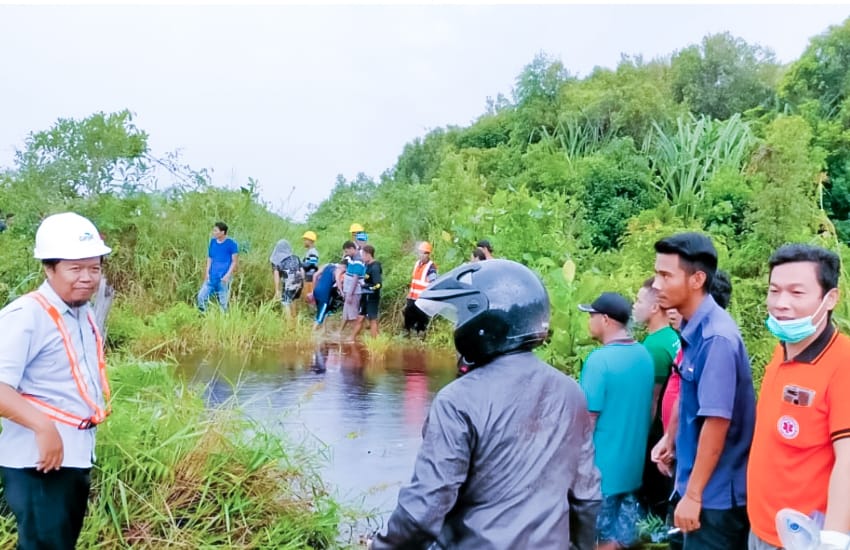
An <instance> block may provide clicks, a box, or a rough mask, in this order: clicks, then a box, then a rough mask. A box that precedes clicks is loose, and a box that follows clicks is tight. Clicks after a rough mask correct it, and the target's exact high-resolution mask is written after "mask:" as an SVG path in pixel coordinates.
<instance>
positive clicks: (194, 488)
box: [0, 360, 346, 549]
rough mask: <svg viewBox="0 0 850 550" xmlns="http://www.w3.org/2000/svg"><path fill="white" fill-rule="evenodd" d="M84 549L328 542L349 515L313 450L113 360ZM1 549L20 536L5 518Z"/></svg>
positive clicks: (167, 369) (169, 373)
mask: <svg viewBox="0 0 850 550" xmlns="http://www.w3.org/2000/svg"><path fill="white" fill-rule="evenodd" d="M110 377H111V378H112V382H113V386H115V388H116V390H117V391H116V392H115V395H114V398H113V402H112V405H113V407H112V409H113V412H112V414H111V415H110V417H109V419H108V421H107V422H106V423H104V424H103V426H101V427H100V428H99V429H98V445H97V464H96V466H95V468H94V469H93V470H92V481H93V484H92V497H91V500H90V505H89V513H88V516H87V518H86V522H85V525H84V527H83V532H82V534H81V536H80V540H79V546H80V548H126V547H133V548H150V549H164V548H192V549H195V548H211V547H226V548H291V549H296V548H299V549H300V548H330V547H335V545H336V541H337V538H338V527H339V525H340V523H341V522H342V521H343V519H344V518H345V517H346V515H345V512H344V510H343V509H342V508H341V507H340V506H339V505H338V504H337V503H336V502H334V500H333V499H332V498H331V497H330V495H329V491H328V490H327V489H326V487H325V485H324V483H323V482H322V480H321V478H320V477H319V475H318V473H317V466H318V465H317V464H316V463H315V460H314V456H313V454H312V452H313V451H301V450H299V447H298V446H295V445H293V444H292V443H290V442H284V441H283V440H282V439H281V437H280V435H279V434H277V435H272V434H270V433H269V432H268V431H267V430H266V429H265V428H264V427H262V426H260V425H257V424H255V423H253V422H252V421H250V420H248V419H246V418H245V417H244V416H243V415H241V414H240V412H239V410H238V409H237V408H235V407H234V406H233V403H231V402H230V401H225V402H224V403H220V404H219V405H218V406H217V407H216V408H215V409H214V410H213V411H212V412H211V411H210V410H209V409H208V408H207V406H206V404H205V403H204V400H203V399H201V397H200V396H199V394H198V393H197V392H193V391H189V390H187V388H186V386H185V385H184V383H183V382H181V381H179V380H178V379H177V378H176V377H175V375H174V369H173V367H172V366H170V365H168V364H165V363H141V362H139V361H136V360H134V361H131V362H124V361H113V362H112V364H111V374H110ZM0 518H2V519H0V547H2V548H10V547H11V546H12V544H13V541H14V539H15V536H14V534H12V533H13V522H12V519H11V517H10V516H8V515H5V514H3V515H2V516H0Z"/></svg>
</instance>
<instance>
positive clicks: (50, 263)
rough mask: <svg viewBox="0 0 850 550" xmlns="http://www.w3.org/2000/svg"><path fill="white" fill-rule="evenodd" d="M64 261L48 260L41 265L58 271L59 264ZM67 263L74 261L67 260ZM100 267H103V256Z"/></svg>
mask: <svg viewBox="0 0 850 550" xmlns="http://www.w3.org/2000/svg"><path fill="white" fill-rule="evenodd" d="M61 261H62V260H61V259H59V258H48V259H46V260H41V265H43V266H44V267H49V268H50V269H56V266H57V265H59V262H61ZM65 261H67V262H73V261H74V260H65ZM100 265H103V256H101V257H100Z"/></svg>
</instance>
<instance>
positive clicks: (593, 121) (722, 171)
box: [0, 20, 850, 548]
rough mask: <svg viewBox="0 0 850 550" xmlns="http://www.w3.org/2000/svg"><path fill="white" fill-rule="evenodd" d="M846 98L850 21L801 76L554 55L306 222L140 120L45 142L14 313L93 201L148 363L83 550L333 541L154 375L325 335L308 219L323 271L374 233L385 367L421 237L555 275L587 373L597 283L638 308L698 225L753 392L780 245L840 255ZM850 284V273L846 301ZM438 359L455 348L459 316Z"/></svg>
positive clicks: (333, 522) (2, 198) (316, 514)
mask: <svg viewBox="0 0 850 550" xmlns="http://www.w3.org/2000/svg"><path fill="white" fill-rule="evenodd" d="M848 82H850V20H848V21H846V22H844V23H841V24H840V25H837V26H835V27H832V28H830V29H828V30H827V31H826V32H824V33H823V34H822V35H819V36H816V37H814V38H812V40H811V42H810V44H809V47H808V48H807V49H806V51H805V52H804V53H803V54H802V56H801V57H800V58H799V59H798V60H796V61H794V62H793V63H790V64H788V65H780V64H779V63H778V62H777V61H776V60H775V58H774V56H773V54H772V53H771V52H770V51H769V50H766V49H764V48H762V47H760V46H757V45H751V44H747V43H746V42H744V41H743V40H741V39H738V38H735V37H732V36H730V35H728V34H719V35H712V36H707V37H705V38H704V39H703V40H702V41H701V42H699V43H697V44H693V45H690V46H686V47H684V48H683V49H681V50H679V51H677V52H674V53H672V54H671V55H670V56H668V57H665V58H661V59H655V60H651V61H647V60H644V59H642V58H640V57H628V56H626V57H623V59H622V60H621V62H620V63H619V64H618V66H617V67H615V68H610V69H609V68H597V69H595V70H594V71H593V72H592V73H591V74H589V75H587V76H585V77H582V78H579V77H577V76H575V75H573V74H571V73H570V72H569V67H565V66H564V65H563V64H562V63H561V62H560V61H558V60H554V59H551V58H549V57H547V56H546V55H545V54H540V55H539V56H537V57H536V58H535V59H533V60H532V61H531V62H530V63H529V65H528V66H527V67H525V69H524V70H523V71H522V73H521V74H520V75H519V76H518V77H517V79H516V82H515V86H514V88H513V90H512V93H511V94H510V97H506V96H503V95H497V96H496V97H495V98H492V99H490V100H488V102H487V107H486V110H485V112H483V113H482V115H481V116H480V117H479V118H478V119H477V120H476V121H475V122H474V123H472V124H470V125H469V126H467V127H445V128H436V129H434V130H432V131H431V132H429V133H428V134H427V135H425V136H423V137H417V138H414V139H413V140H412V141H411V142H410V143H408V144H407V145H406V146H405V147H404V149H403V151H401V152H400V155H399V158H398V161H397V162H396V163H395V165H394V166H392V167H388V169H387V170H386V171H385V172H384V173H383V174H381V175H380V176H379V177H377V178H370V177H367V176H365V175H362V174H361V175H358V176H356V177H354V178H352V179H350V180H346V179H345V178H344V177H342V176H340V177H339V178H338V181H337V183H336V186H335V187H334V189H333V192H332V194H331V196H330V197H329V198H328V199H327V200H325V201H324V202H323V203H321V204H320V205H318V207H316V208H315V210H314V211H313V212H312V213H311V214H310V216H309V218H308V219H307V220H306V223H295V222H293V221H291V220H288V219H285V218H283V217H281V216H280V215H278V214H276V213H275V212H273V211H272V208H270V206H269V205H268V204H267V203H265V202H264V201H263V200H262V199H261V195H260V186H259V182H257V181H255V180H252V179H249V180H248V181H246V182H244V184H243V185H242V186H240V187H238V188H236V189H221V188H215V187H212V186H211V185H210V184H209V174H207V173H206V172H205V171H204V170H203V169H200V170H199V169H197V168H193V167H190V166H186V165H185V164H184V163H183V162H182V161H181V159H180V157H179V155H176V154H167V155H164V156H155V155H153V154H152V153H151V152H150V150H149V147H148V135H147V134H146V133H145V132H144V130H143V129H141V128H138V127H137V126H136V125H135V123H134V121H133V116H132V114H131V113H130V112H129V111H123V112H117V113H96V114H93V115H91V116H89V117H87V118H85V119H82V120H75V119H61V120H59V121H57V122H56V123H55V124H54V125H53V126H52V127H50V128H48V129H46V130H41V131H35V132H33V133H32V134H31V135H30V136H29V137H28V138H27V139H26V141H25V143H24V144H23V145H22V148H21V149H20V150H19V151H18V152H17V154H16V156H15V159H14V163H13V165H12V166H10V167H8V168H7V169H5V170H4V171H3V172H0V219H2V220H3V221H4V222H5V224H6V225H7V228H6V230H5V231H4V232H2V233H0V242H2V246H0V300H2V301H4V302H7V301H8V300H11V299H13V298H15V297H17V296H19V295H21V294H23V293H25V292H27V291H29V290H31V289H33V288H34V287H35V286H36V285H37V284H38V283H39V282H40V280H41V268H40V265H39V264H38V262H37V261H36V260H34V259H33V258H32V254H31V252H32V244H33V238H34V234H35V230H36V228H37V226H38V223H39V221H40V220H41V219H42V218H43V217H44V216H45V215H47V214H50V213H54V212H59V211H64V210H74V211H77V212H79V213H81V214H83V215H86V216H88V217H89V218H91V219H92V220H93V221H94V222H95V224H96V225H97V226H98V228H99V229H100V230H101V231H102V232H103V233H104V236H105V238H106V241H107V243H108V244H109V246H111V247H113V253H112V254H111V256H110V257H109V259H108V262H107V265H106V273H107V276H108V278H109V281H110V283H111V284H112V285H113V286H114V288H115V291H116V299H115V304H114V307H113V310H112V312H111V315H110V318H109V323H108V344H109V347H110V350H111V352H112V353H113V354H116V353H117V354H122V355H123V356H126V357H134V359H133V360H128V361H126V363H127V364H126V365H122V366H119V367H118V368H115V369H114V370H113V372H114V378H115V383H114V385H115V387H116V390H117V391H116V397H115V399H116V402H115V404H114V407H113V408H114V410H115V414H114V415H113V417H112V418H111V419H110V421H109V422H108V423H107V424H106V425H105V427H104V428H103V429H102V430H101V431H100V440H99V445H98V454H99V466H98V469H97V470H96V471H95V499H94V501H93V504H92V511H91V518H89V520H88V521H87V524H86V531H85V532H84V534H83V539H82V540H83V541H84V542H82V543H81V544H82V545H83V546H86V547H94V546H99V547H113V546H116V547H117V546H122V545H130V544H134V545H135V544H141V545H142V546H144V545H145V544H147V545H148V546H150V547H157V544H159V543H160V542H162V547H165V546H168V547H180V546H181V545H182V546H185V547H193V548H196V547H204V546H211V545H227V546H236V547H255V548H260V547H264V548H286V547H292V548H295V547H299V548H300V547H307V546H312V547H326V546H329V545H332V540H333V538H334V534H335V533H336V529H337V523H338V522H339V521H340V517H341V516H340V511H339V508H338V507H337V506H336V505H335V504H334V503H333V502H332V501H331V500H330V499H329V498H327V496H326V494H325V493H324V490H323V488H322V485H321V482H320V480H319V479H318V478H317V477H316V476H314V475H313V474H311V470H310V469H309V468H306V467H305V464H304V462H302V461H300V460H299V459H298V457H297V456H294V455H292V454H290V451H289V448H288V447H287V446H285V445H284V444H283V443H281V442H280V440H278V439H276V438H273V437H270V436H267V435H264V434H263V432H262V430H256V429H254V427H252V426H251V425H247V424H245V423H244V422H245V421H244V420H240V419H238V418H237V417H236V416H234V415H232V414H231V413H232V411H216V412H215V413H214V414H213V415H212V416H208V415H205V414H204V407H203V403H202V401H200V399H199V398H198V397H197V395H195V393H194V390H190V389H186V388H185V387H184V386H182V385H181V384H179V383H177V382H176V381H174V380H173V379H171V378H170V377H169V375H167V369H163V368H161V367H159V366H154V365H152V364H148V363H140V361H139V359H144V360H148V359H158V358H163V357H175V356H177V355H180V354H183V353H188V352H193V353H198V352H201V353H204V352H206V353H218V352H221V351H230V352H237V353H241V354H248V353H250V352H252V351H260V350H268V349H272V348H274V347H275V346H284V345H285V346H292V345H305V346H311V345H313V344H312V343H311V341H312V327H311V320H310V313H309V311H308V310H307V309H306V308H304V309H303V310H302V312H301V314H300V315H299V316H297V317H296V318H295V319H294V320H291V319H289V318H287V317H286V316H285V315H283V312H282V311H281V310H280V308H279V305H278V304H276V303H275V302H274V300H273V285H272V277H271V271H270V268H269V264H268V256H269V254H270V251H271V249H272V247H273V245H274V243H275V242H276V241H277V240H278V239H281V238H287V239H289V240H290V242H291V243H293V245H294V247H295V249H296V250H300V248H299V245H300V235H301V234H302V233H303V231H304V230H305V229H310V230H313V231H316V232H317V233H318V234H319V242H318V243H317V244H318V248H319V251H320V254H321V257H322V260H323V261H327V260H333V259H336V258H338V257H339V255H340V247H341V244H342V242H343V241H344V240H346V238H347V237H348V226H349V224H351V223H352V222H358V223H361V224H363V225H364V226H365V227H366V230H367V232H368V233H369V241H370V242H371V243H372V244H373V245H375V247H376V249H377V258H378V259H379V260H380V261H381V262H382V264H383V267H384V279H385V284H384V290H383V295H382V316H383V320H382V331H384V333H385V334H386V336H382V338H381V340H379V341H377V342H374V343H372V344H371V346H370V352H371V353H373V354H374V355H375V356H376V357H380V356H382V355H383V354H384V353H385V352H386V349H387V347H388V346H390V345H392V343H393V342H394V341H395V340H394V339H395V338H396V336H395V335H397V333H398V332H399V327H400V324H401V316H400V310H401V307H402V305H403V302H404V298H405V295H406V292H407V285H408V283H409V277H410V272H411V267H412V265H413V263H414V261H415V256H414V245H415V243H416V242H417V241H419V240H429V241H431V242H432V243H433V244H434V254H433V257H434V260H435V261H436V263H437V264H438V265H439V267H440V271H441V272H445V271H447V270H448V269H450V268H452V267H454V266H456V265H459V264H460V263H462V262H464V261H466V260H467V259H468V257H469V255H470V252H471V251H472V248H473V246H474V245H475V242H476V241H477V240H478V239H482V238H487V239H489V240H490V242H491V243H492V244H493V246H494V248H495V253H496V255H497V256H499V257H504V258H510V259H514V260H516V261H520V262H522V263H524V264H526V265H528V266H530V267H531V268H533V269H534V270H536V271H537V272H538V273H539V274H540V275H541V277H543V279H544V281H545V282H546V285H547V288H548V290H549V292H550V296H551V301H552V311H553V319H552V329H553V333H552V338H551V341H550V342H549V343H548V344H547V345H546V346H545V347H543V348H542V349H541V351H540V353H541V354H542V355H543V356H544V357H545V359H546V360H548V361H550V362H551V363H553V364H555V365H556V366H558V367H559V368H562V369H564V370H566V371H568V372H572V373H576V372H577V371H578V368H579V366H580V364H581V361H582V359H583V358H584V357H585V356H586V354H587V352H588V351H589V349H590V347H592V343H591V341H590V339H589V336H588V335H587V329H586V316H585V315H584V314H581V313H580V312H578V311H577V309H576V304H578V303H581V302H586V301H589V300H592V299H593V298H594V297H595V296H596V295H597V294H598V293H599V292H601V291H603V290H616V291H619V292H622V293H624V294H626V295H631V296H634V293H635V292H636V290H637V288H638V287H639V286H640V284H641V282H642V281H643V280H644V279H645V278H647V277H648V276H650V275H651V273H652V269H653V258H654V252H653V249H652V245H653V243H654V242H655V241H656V240H657V239H658V238H660V237H663V236H665V235H668V234H670V233H673V232H675V231H680V230H697V231H704V232H707V233H709V234H710V235H711V236H712V238H713V240H714V242H715V244H716V246H717V248H718V250H719V253H720V264H721V268H723V269H725V270H727V271H728V272H730V273H731V275H732V280H733V285H734V291H733V297H732V303H731V307H730V311H731V313H732V315H733V316H734V317H735V318H736V320H737V321H738V323H739V325H740V327H741V329H742V332H743V334H744V339H745V341H746V344H747V346H748V349H749V352H750V356H751V361H752V364H753V367H754V371H755V373H756V377H757V378H759V377H760V373H761V370H762V368H763V365H764V364H765V362H766V360H767V358H768V355H769V353H770V350H771V348H772V346H773V345H774V341H773V339H772V338H771V337H770V336H769V335H768V333H767V332H766V330H765V329H764V318H765V316H766V311H765V306H764V301H765V293H766V275H767V258H768V256H769V254H770V253H771V251H772V250H773V249H775V247H777V246H778V245H780V244H782V243H784V242H789V241H805V242H811V243H815V244H819V245H821V246H826V247H828V248H830V249H833V250H835V251H836V252H838V253H839V254H840V255H841V256H842V258H843V259H844V262H845V266H846V262H847V261H848V260H850V254H848V248H847V244H848V243H850V97H848V92H850V88H848V84H847V83H848ZM282 155H283V156H285V151H284V152H283V153H282ZM219 220H223V221H225V222H227V224H228V225H229V226H230V228H231V231H230V235H231V236H232V237H233V238H234V239H235V240H237V241H238V242H239V245H240V268H239V271H238V273H237V275H236V278H235V281H234V284H233V287H232V296H231V303H232V309H231V311H230V312H229V313H228V314H227V315H223V314H221V313H220V312H218V311H217V310H216V308H215V307H214V306H213V307H212V308H211V311H210V313H209V314H208V315H207V316H206V317H201V316H199V314H198V313H197V311H196V309H195V307H194V297H195V295H196V293H197V290H198V287H199V285H200V282H201V278H202V275H201V272H202V269H203V266H204V265H205V261H206V250H207V243H208V240H209V232H210V229H211V227H212V224H213V223H214V222H216V221H219ZM848 281H850V277H848V271H847V269H846V267H845V269H844V270H843V272H842V276H841V284H842V288H843V289H844V290H846V289H847V283H848ZM849 319H850V302H848V301H847V300H844V301H842V303H841V304H840V305H839V307H838V309H837V310H836V320H837V321H838V322H839V324H840V325H841V326H842V328H845V329H846V328H848V326H850V325H848V320H849ZM423 345H428V346H445V347H448V346H450V345H451V337H450V331H449V329H448V325H447V324H445V323H437V324H436V325H435V327H434V330H432V331H431V333H430V334H429V336H428V340H426V342H425V343H424V344H423ZM0 521H2V522H5V523H4V524H3V526H2V528H0V546H3V545H5V544H6V543H8V540H9V539H8V535H2V533H8V532H9V531H8V526H9V524H8V518H0ZM2 537H6V538H5V539H4V538H2ZM145 541H147V542H145ZM157 541H159V542H157ZM164 541H165V542H164ZM166 542H167V544H166ZM287 544H289V546H287Z"/></svg>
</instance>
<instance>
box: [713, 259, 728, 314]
mask: <svg viewBox="0 0 850 550" xmlns="http://www.w3.org/2000/svg"><path fill="white" fill-rule="evenodd" d="M708 293H709V294H711V297H712V298H714V301H715V302H717V305H719V306H720V307H722V308H723V309H726V308H728V307H729V302H731V301H732V279H731V278H730V277H729V274H728V273H726V272H725V271H723V270H722V269H718V270H717V272H716V273H715V274H714V278H713V279H712V281H711V289H710V290H709V291H708Z"/></svg>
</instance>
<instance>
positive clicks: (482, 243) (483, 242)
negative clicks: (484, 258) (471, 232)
mask: <svg viewBox="0 0 850 550" xmlns="http://www.w3.org/2000/svg"><path fill="white" fill-rule="evenodd" d="M475 246H477V247H478V248H486V249H487V250H489V251H490V254H492V253H493V246H492V245H491V244H490V241H488V240H487V239H481V240H480V241H478V242H477V243H475Z"/></svg>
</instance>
